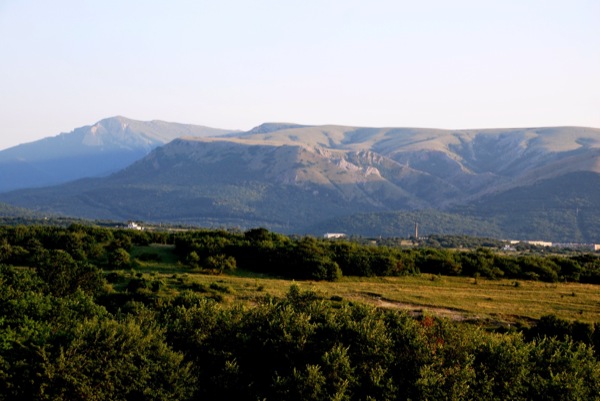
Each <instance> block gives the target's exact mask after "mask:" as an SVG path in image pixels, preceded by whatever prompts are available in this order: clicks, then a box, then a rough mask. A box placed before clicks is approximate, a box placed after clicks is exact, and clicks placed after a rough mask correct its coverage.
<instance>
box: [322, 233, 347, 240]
mask: <svg viewBox="0 0 600 401" xmlns="http://www.w3.org/2000/svg"><path fill="white" fill-rule="evenodd" d="M323 237H324V238H327V239H333V238H346V234H343V233H325V235H323Z"/></svg>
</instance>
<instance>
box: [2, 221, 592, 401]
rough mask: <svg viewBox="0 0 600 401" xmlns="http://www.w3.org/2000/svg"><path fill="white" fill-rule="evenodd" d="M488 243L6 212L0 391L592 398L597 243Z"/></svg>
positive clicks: (64, 395) (71, 395)
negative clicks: (407, 241) (9, 216)
mask: <svg viewBox="0 0 600 401" xmlns="http://www.w3.org/2000/svg"><path fill="white" fill-rule="evenodd" d="M483 245H484V244H481V243H480V244H478V246H481V247H480V248H478V249H474V250H464V249H463V250H460V251H459V250H450V249H441V248H410V249H403V248H402V247H399V246H392V245H391V244H390V246H375V245H364V244H363V245H361V244H359V243H357V242H351V241H324V240H318V239H315V238H310V237H302V238H289V237H285V236H281V235H278V234H274V233H270V232H268V231H266V230H263V229H255V230H250V231H247V232H245V233H231V232H224V231H178V232H142V231H133V230H115V229H108V228H100V227H97V226H84V225H71V226H69V227H67V228H59V227H52V226H17V227H1V228H0V339H1V342H0V400H4V399H5V400H13V399H14V400H17V399H75V400H77V399H81V400H84V399H85V400H89V399H91V400H94V399H97V400H104V399H125V400H138V399H173V400H191V399H209V400H212V399H214V400H217V399H242V400H245V399H248V400H256V399H297V400H331V399H337V400H354V399H356V400H359V399H360V400H367V399H377V400H409V399H412V400H415V399H432V400H433V399H478V400H497V399H536V400H537V399H541V400H554V399H557V400H558V399H560V400H571V399H572V400H578V399H586V400H588V399H590V400H591V399H598V398H600V361H599V356H600V352H599V350H600V326H599V325H598V324H597V323H596V322H598V321H600V316H599V315H600V312H599V311H598V308H597V305H598V303H599V302H600V295H598V291H597V286H596V285H595V284H594V283H595V282H596V281H595V280H597V277H598V268H597V266H598V263H599V262H598V257H597V256H596V255H594V254H569V255H535V254H531V253H521V254H511V255H507V254H503V253H501V252H498V251H494V250H492V249H490V248H486V247H483ZM534 273H535V274H534ZM565 281H567V282H565ZM576 281H579V282H576Z"/></svg>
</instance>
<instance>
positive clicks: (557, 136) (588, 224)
mask: <svg viewBox="0 0 600 401" xmlns="http://www.w3.org/2000/svg"><path fill="white" fill-rule="evenodd" d="M103 121H111V122H113V121H114V119H109V120H103ZM122 121H127V124H129V126H143V125H144V124H158V123H156V122H152V123H141V122H135V123H134V122H133V121H132V120H126V119H123V118H118V119H117V121H116V122H113V123H116V124H117V125H119V124H120V126H121V127H122V126H123V123H122ZM101 123H102V122H101ZM98 124H100V123H98ZM105 124H106V125H109V124H108V123H105ZM160 124H163V128H164V129H165V130H166V129H167V125H168V124H169V123H160ZM102 126H103V127H104V125H102ZM92 127H93V126H92ZM179 127H180V128H181V129H180V131H177V130H175V129H174V128H173V127H171V126H170V125H169V128H168V131H169V132H170V133H171V134H172V135H171V136H163V137H161V138H163V139H162V141H163V142H164V144H160V143H159V141H158V140H156V142H153V144H152V145H149V146H148V147H147V148H146V149H147V150H146V152H147V151H148V150H150V149H152V148H153V147H154V148H153V150H151V151H150V152H149V153H148V154H146V155H145V156H144V155H140V156H139V158H138V159H137V160H136V161H135V162H133V163H130V164H129V165H127V166H126V167H124V168H123V169H121V170H119V171H115V172H114V173H112V174H110V175H108V176H105V177H98V175H99V173H96V178H86V179H81V180H78V181H72V182H68V183H65V184H62V185H59V186H51V187H46V188H37V189H24V190H20V191H12V192H7V193H4V194H0V202H5V203H8V204H11V205H16V206H20V207H26V208H29V209H32V210H35V211H38V212H42V213H59V214H64V215H70V216H76V217H84V218H90V219H113V220H141V221H148V222H168V223H183V224H192V225H201V226H213V227H215V226H217V227H231V226H234V227H240V228H250V227H257V226H263V227H267V228H269V229H273V230H277V231H281V232H286V233H313V234H321V233H323V232H326V231H336V232H346V233H348V234H359V235H369V236H372V235H386V236H406V235H408V234H410V233H412V232H413V226H414V223H419V225H420V227H421V230H420V232H421V233H423V234H427V233H430V234H432V233H446V234H469V235H479V236H494V237H500V238H518V239H548V240H553V241H563V242H569V241H576V242H594V241H595V242H600V230H599V229H596V227H600V225H599V224H598V223H600V185H598V184H600V129H596V128H584V127H548V128H519V129H473V130H439V129H422V128H365V127H348V126H337V125H322V126H314V125H297V124H288V123H267V124H262V125H260V126H258V127H256V128H254V129H252V130H250V131H247V132H232V131H227V130H214V131H212V132H210V131H209V130H211V129H207V128H205V127H200V128H197V130H193V129H192V128H190V127H192V126H184V125H179ZM183 127H186V128H185V129H183ZM163 128H161V127H156V131H155V133H156V134H157V135H156V136H159V135H158V133H159V132H162V131H161V129H163ZM186 129H187V130H188V132H189V133H188V134H186V133H183V134H182V135H179V133H180V132H182V131H185V130H186ZM80 130H87V132H88V135H89V132H91V131H90V130H91V128H90V127H84V128H81V129H78V130H75V131H73V133H71V134H63V135H62V136H64V137H65V139H64V140H65V141H67V139H70V136H73V137H75V134H76V133H77V132H79V131H80ZM107 131H108V129H107ZM117 131H118V130H117ZM142 131H143V130H142V129H139V130H137V132H138V133H139V132H142ZM119 132H122V137H121V138H120V139H117V140H116V141H115V146H116V147H117V148H118V147H119V146H124V145H119V144H122V143H127V140H129V139H130V137H133V134H132V133H133V132H134V131H133V129H131V130H130V131H127V128H123V129H122V130H121V131H119ZM206 134H208V136H206ZM80 135H81V134H80ZM82 136H83V137H85V135H82ZM59 137H60V136H59ZM173 137H177V138H176V139H172V140H171V141H170V142H168V141H169V139H171V138H173ZM80 142H81V141H80ZM166 142H168V143H166ZM34 144H35V143H34ZM34 144H31V146H33V145H34ZM159 145H160V146H159ZM142 153H143V152H142ZM0 156H2V152H0ZM0 160H1V159H0ZM112 168H113V170H114V167H112ZM3 169H4V167H3V166H0V171H2V170H3ZM109 170H110V169H105V170H104V171H109ZM0 174H2V173H0ZM90 176H91V175H90ZM65 181H66V180H65Z"/></svg>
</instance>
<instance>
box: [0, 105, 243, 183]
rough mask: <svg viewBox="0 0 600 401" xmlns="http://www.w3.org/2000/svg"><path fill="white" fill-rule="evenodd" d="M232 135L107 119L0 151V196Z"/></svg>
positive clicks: (99, 173) (106, 171)
mask: <svg viewBox="0 0 600 401" xmlns="http://www.w3.org/2000/svg"><path fill="white" fill-rule="evenodd" d="M230 132H232V131H231V130H221V129H215V128H209V127H203V126H197V125H189V124H176V123H168V122H164V121H148V122H145V121H136V120H131V119H128V118H125V117H112V118H107V119H104V120H102V121H99V122H97V123H95V124H93V125H89V126H85V127H81V128H77V129H75V130H73V131H72V132H69V133H62V134H60V135H57V136H54V137H48V138H45V139H42V140H39V141H35V142H31V143H26V144H22V145H18V146H15V147H12V148H9V149H5V150H2V151H0V192H6V191H10V190H14V189H19V188H32V187H44V186H49V185H55V184H60V183H63V182H67V181H72V180H76V179H78V178H84V177H99V176H106V175H108V174H109V173H113V172H115V171H118V170H120V169H122V168H124V167H126V166H128V165H130V164H131V163H133V162H134V161H136V160H138V159H140V158H142V157H143V156H145V155H147V154H148V153H149V152H150V151H151V150H152V149H154V148H156V147H158V146H161V145H164V144H166V143H168V142H170V141H172V140H173V139H175V138H179V137H182V136H190V137H201V136H215V135H222V134H227V133H230Z"/></svg>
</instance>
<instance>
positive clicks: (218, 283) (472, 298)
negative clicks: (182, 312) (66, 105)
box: [115, 245, 600, 326]
mask: <svg viewBox="0 0 600 401" xmlns="http://www.w3.org/2000/svg"><path fill="white" fill-rule="evenodd" d="M142 253H154V254H157V255H159V256H160V261H159V262H156V261H151V262H143V261H140V260H138V259H137V257H139V255H141V254H142ZM132 258H134V261H135V263H134V264H135V266H136V267H135V268H134V269H132V270H131V271H122V272H119V274H120V275H122V276H123V278H124V279H125V278H126V277H131V276H137V277H139V278H145V279H146V280H148V281H156V282H159V283H160V286H161V290H160V291H159V292H158V294H159V296H160V294H161V293H162V294H164V295H167V294H171V295H173V294H176V293H177V292H181V291H183V290H191V291H200V292H205V293H207V295H208V296H211V295H212V296H215V297H216V298H218V299H219V300H220V301H222V302H228V303H236V302H241V303H252V302H254V301H256V300H257V299H259V298H263V297H265V296H272V297H276V298H279V297H283V296H284V295H285V294H286V293H287V292H288V290H289V288H290V286H292V285H297V286H299V287H300V289H302V290H307V289H310V290H312V291H315V292H316V293H317V294H319V295H320V296H321V297H323V299H329V300H334V301H347V302H359V303H365V304H370V305H374V306H376V307H381V308H392V309H401V310H406V311H408V312H409V313H413V314H422V313H425V314H432V315H438V316H440V317H447V318H449V319H452V320H458V321H465V320H466V321H473V322H480V323H482V324H484V325H505V326H507V325H510V324H528V323H529V322H530V321H532V320H535V319H539V318H540V317H541V316H543V315H548V314H554V315H556V316H557V317H559V318H561V319H567V320H578V321H582V322H588V323H593V322H598V321H600V291H598V286H596V285H592V284H580V283H547V282H540V281H527V280H519V281H516V280H506V279H500V280H489V279H483V278H478V279H474V278H469V277H452V276H439V275H431V274H421V275H418V276H404V277H367V278H365V277H361V278H359V277H343V278H341V279H340V280H338V281H335V282H327V281H293V280H284V279H279V278H273V277H269V276H265V275H260V274H256V273H251V272H246V271H243V270H236V271H235V272H233V273H231V274H220V275H214V274H206V273H204V272H199V271H194V270H191V269H189V268H188V267H185V266H182V265H180V264H178V263H177V258H176V257H175V255H173V253H172V247H170V246H165V245H151V246H146V247H136V248H135V249H134V250H133V252H132ZM115 285H118V284H115Z"/></svg>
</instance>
